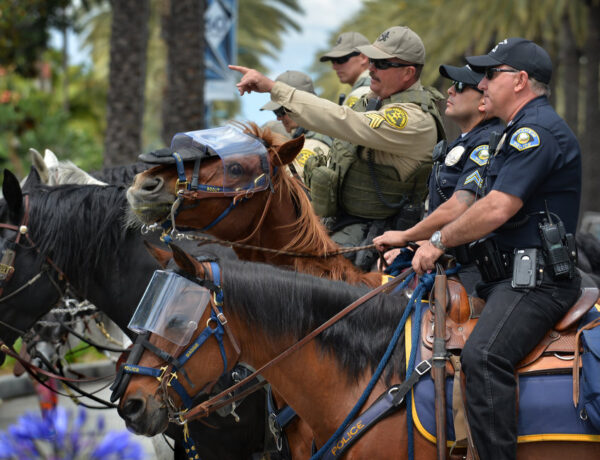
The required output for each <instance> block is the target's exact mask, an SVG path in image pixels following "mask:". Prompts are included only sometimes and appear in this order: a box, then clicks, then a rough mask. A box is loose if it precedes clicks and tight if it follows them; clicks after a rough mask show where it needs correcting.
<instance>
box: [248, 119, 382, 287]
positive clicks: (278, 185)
mask: <svg viewBox="0 0 600 460" xmlns="http://www.w3.org/2000/svg"><path fill="white" fill-rule="evenodd" d="M236 124H237V125H238V126H241V127H242V128H243V129H244V131H246V132H249V133H250V134H252V135H254V136H257V137H260V138H261V139H262V140H264V141H265V142H266V143H267V145H269V150H270V151H271V152H272V153H273V154H274V155H275V156H277V150H278V147H280V146H281V145H282V144H283V143H285V142H286V141H287V139H286V138H285V137H283V136H281V135H279V134H277V133H274V132H272V131H271V130H270V129H269V128H264V129H261V128H259V127H258V125H256V124H255V123H248V124H240V123H236ZM274 190H275V192H276V193H279V198H280V199H282V198H283V197H284V196H285V195H287V194H289V196H290V197H291V199H292V202H293V203H294V206H295V208H296V212H297V219H296V221H295V222H293V223H292V224H290V225H289V227H290V228H291V230H292V233H293V234H294V235H295V237H294V238H293V239H292V241H290V242H289V244H287V245H286V246H285V247H284V248H282V250H284V251H291V252H300V253H307V254H328V253H332V252H335V251H337V250H339V249H340V248H339V246H338V245H337V244H336V243H335V242H334V241H333V240H332V239H331V238H330V237H329V235H328V234H327V230H326V229H325V227H324V226H323V224H322V223H321V221H320V219H319V218H318V216H317V215H316V214H315V213H314V211H313V208H312V203H311V202H310V200H309V199H308V195H307V193H306V190H305V189H304V186H303V184H301V183H300V182H299V181H298V180H297V179H295V178H293V177H291V176H290V175H288V174H286V173H285V171H282V170H281V169H280V171H278V173H277V175H276V176H275V181H274ZM294 269H295V270H298V271H302V272H304V273H311V274H314V275H321V276H323V275H325V276H327V277H328V278H330V279H334V280H342V281H347V282H349V283H350V284H359V283H364V284H367V285H369V286H376V285H378V284H379V283H381V276H380V275H379V274H377V273H364V272H362V271H361V270H360V269H359V268H358V267H356V266H355V265H354V264H352V262H350V261H349V260H348V259H346V258H345V257H344V256H342V255H338V256H334V257H332V260H330V261H329V262H326V261H325V260H324V259H321V258H303V257H296V258H295V259H294Z"/></svg>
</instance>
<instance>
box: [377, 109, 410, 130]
mask: <svg viewBox="0 0 600 460" xmlns="http://www.w3.org/2000/svg"><path fill="white" fill-rule="evenodd" d="M383 116H384V117H385V121H387V122H388V123H389V125H390V126H391V127H393V128H397V129H402V128H404V127H405V126H406V122H407V121H408V114H407V113H406V111H405V110H404V109H401V108H400V107H389V108H387V109H385V110H384V111H383Z"/></svg>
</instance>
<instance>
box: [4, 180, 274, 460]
mask: <svg viewBox="0 0 600 460" xmlns="http://www.w3.org/2000/svg"><path fill="white" fill-rule="evenodd" d="M38 180H39V178H37V175H36V174H30V177H29V179H28V183H27V184H26V186H25V188H24V191H25V193H24V191H23V190H22V189H21V187H20V185H19V183H18V180H17V179H16V177H15V176H14V175H13V174H12V173H11V172H10V171H8V170H5V172H4V182H3V185H2V189H3V193H4V199H3V200H0V224H1V226H0V248H2V249H4V247H5V245H7V244H10V242H13V243H14V242H15V238H16V236H17V235H16V234H17V232H16V231H15V230H13V229H14V228H19V226H21V225H26V226H27V236H23V235H22V237H21V239H20V241H19V243H18V244H17V246H16V247H15V248H14V250H15V259H14V262H13V264H12V265H13V266H14V271H13V272H12V278H10V280H9V281H8V282H7V283H4V284H0V288H1V289H2V292H1V294H0V309H1V311H2V317H1V321H0V337H2V339H3V340H4V341H5V342H6V343H8V344H12V343H13V342H14V340H15V339H16V338H17V336H18V335H19V334H20V331H24V330H27V329H28V328H29V327H31V325H32V324H33V323H34V322H35V321H36V320H37V319H38V318H39V317H40V316H41V315H43V314H45V313H47V312H48V311H49V310H50V309H51V308H52V307H53V306H54V305H55V304H56V302H57V301H58V299H59V298H60V297H61V296H62V295H63V290H64V286H65V279H64V278H65V277H66V278H67V279H68V281H69V283H70V285H71V286H72V287H73V289H74V290H75V291H76V292H77V294H79V295H80V296H81V297H82V298H87V299H88V300H90V301H91V302H93V303H94V305H96V307H97V308H98V309H99V310H100V311H103V312H104V313H106V314H107V315H108V316H109V317H110V318H111V319H112V320H113V321H114V322H115V323H116V324H117V325H118V326H119V327H120V328H121V329H122V330H123V331H127V324H128V323H129V319H130V317H131V315H132V313H133V311H134V309H135V305H136V304H137V302H138V301H139V299H140V298H141V296H142V294H143V292H144V289H145V286H146V284H147V283H148V280H149V279H150V277H151V276H152V273H153V272H154V270H156V269H158V268H160V265H159V264H158V263H157V261H156V260H155V259H154V258H153V257H151V256H150V254H149V253H148V252H147V250H146V248H145V246H144V244H143V241H144V240H143V238H142V237H141V235H140V232H139V230H138V229H133V228H127V227H126V226H125V223H124V221H125V215H126V209H127V201H126V198H125V190H124V188H123V187H115V186H95V185H63V186H56V187H47V186H41V185H39V184H38ZM25 195H26V196H27V198H25ZM26 203H27V204H26ZM7 225H9V226H12V228H7ZM189 250H190V251H194V252H198V248H197V247H196V246H195V245H193V244H191V245H190V247H189ZM213 253H218V254H220V255H221V256H223V257H227V251H223V248H220V247H217V248H213ZM1 359H2V360H4V354H2V357H1ZM238 410H239V414H240V418H241V421H240V423H236V422H235V420H234V418H233V417H232V416H231V415H229V416H227V417H223V418H221V417H219V416H217V417H215V418H214V419H211V420H210V422H209V423H210V424H211V426H207V425H204V424H201V423H192V424H190V434H191V436H192V438H193V439H195V440H196V441H197V444H196V446H197V448H198V450H199V454H200V455H201V457H202V458H203V459H214V460H219V459H246V458H249V457H250V456H251V455H252V454H253V453H254V452H257V451H262V446H263V442H264V433H265V429H266V427H265V415H264V414H265V397H264V395H262V394H257V395H256V396H253V397H252V398H249V399H246V400H245V401H244V403H243V404H242V405H241V406H239V409H238ZM215 427H216V428H215ZM168 434H169V436H171V437H172V438H173V439H175V440H176V441H178V442H177V444H176V445H178V446H179V445H181V444H180V441H181V438H182V430H181V428H180V427H177V426H174V425H170V426H169V431H168ZM176 455H177V457H176V458H186V456H185V453H183V452H176Z"/></svg>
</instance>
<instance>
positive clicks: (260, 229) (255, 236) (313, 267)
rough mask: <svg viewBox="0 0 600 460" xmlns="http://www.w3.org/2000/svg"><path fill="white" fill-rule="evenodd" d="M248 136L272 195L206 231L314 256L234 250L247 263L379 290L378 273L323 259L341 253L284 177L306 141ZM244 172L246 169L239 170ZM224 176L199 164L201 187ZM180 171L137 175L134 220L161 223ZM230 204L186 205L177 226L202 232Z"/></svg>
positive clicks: (212, 163)
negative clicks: (262, 160) (262, 155)
mask: <svg viewBox="0 0 600 460" xmlns="http://www.w3.org/2000/svg"><path fill="white" fill-rule="evenodd" d="M244 131H245V132H247V133H249V134H251V135H252V136H255V137H258V138H260V139H261V140H262V141H263V142H264V143H265V144H266V145H267V150H268V157H269V162H270V164H271V166H272V168H273V171H274V172H273V173H272V177H271V178H270V180H271V183H272V185H273V190H269V189H267V190H264V191H260V192H256V193H253V194H249V195H248V196H247V197H246V199H244V200H242V202H240V203H239V204H237V206H236V207H235V208H234V209H233V210H231V212H230V213H229V214H228V215H227V216H226V217H225V218H224V219H222V220H221V221H220V222H218V223H217V224H216V225H214V226H212V227H211V228H210V229H207V230H205V232H206V233H208V234H210V235H213V236H215V237H217V238H220V239H223V240H228V241H236V242H240V243H245V244H248V245H253V246H260V247H263V248H268V249H274V250H285V251H290V252H295V253H303V254H313V255H315V256H316V257H299V256H294V255H287V254H282V253H277V252H261V251H258V250H255V249H247V248H238V247H234V250H235V252H236V253H237V255H238V257H239V258H240V259H243V260H252V261H259V262H266V263H270V264H274V265H283V266H288V267H291V268H293V269H294V270H297V271H300V272H304V273H310V274H313V275H317V276H324V277H326V278H330V279H336V280H344V281H347V282H349V283H350V284H366V285H368V286H372V287H374V286H377V285H379V284H380V283H381V275H380V274H378V273H364V272H362V271H361V270H360V269H359V268H357V267H356V266H355V265H353V264H352V263H351V262H350V261H349V260H348V259H346V258H345V257H344V256H343V255H336V256H332V257H326V258H324V257H319V256H323V255H326V254H330V253H333V252H335V251H337V250H338V249H340V248H339V247H338V246H337V245H336V244H335V243H334V242H333V240H331V238H329V236H328V235H327V231H326V230H325V227H324V226H323V225H322V224H321V222H320V220H319V218H318V217H317V215H316V214H315V213H314V211H313V208H312V205H311V203H310V200H309V198H308V196H307V194H306V191H305V189H304V188H303V185H302V184H301V183H300V182H299V181H298V180H296V179H295V178H293V177H291V176H290V175H289V174H288V173H287V172H286V169H287V168H286V166H285V165H288V164H290V163H291V162H292V161H293V160H294V158H295V157H296V155H297V154H298V153H299V152H300V150H301V149H302V146H303V142H304V138H303V137H300V138H297V139H292V140H286V139H285V138H283V137H281V136H279V135H277V134H275V133H272V132H271V131H270V130H269V129H268V128H267V129H264V130H261V129H260V128H258V126H257V125H255V124H253V123H250V124H249V125H247V126H244ZM184 166H185V171H186V175H187V177H188V178H191V177H192V170H193V166H194V162H193V161H192V162H186V163H184ZM240 166H241V167H243V165H240ZM223 176H224V172H223V166H222V164H221V161H220V159H219V158H218V157H213V158H208V159H204V160H203V161H202V162H201V164H200V170H199V182H200V183H202V184H207V185H215V186H222V185H224V178H223ZM177 180H178V176H177V170H176V168H175V166H174V165H173V164H167V165H160V166H155V167H154V168H151V169H148V170H147V171H144V172H141V173H139V174H138V175H137V176H136V177H135V180H134V182H133V184H132V185H131V187H129V189H128V190H127V199H128V201H129V204H130V206H131V210H132V213H133V215H134V218H135V219H137V220H139V221H140V222H142V223H144V224H153V223H155V222H160V221H163V220H164V219H165V218H167V217H168V215H169V213H170V211H171V205H172V204H173V202H174V201H175V199H176V189H177V187H176V183H177ZM231 200H232V198H231V197H227V196H219V195H218V194H214V196H212V195H207V196H205V197H203V198H202V199H201V200H199V201H196V202H192V201H189V200H187V199H186V200H185V201H184V202H183V204H182V205H181V206H180V209H181V210H180V212H179V214H178V215H177V222H176V223H177V226H180V227H186V228H192V229H204V228H205V227H207V226H209V225H210V224H211V222H213V221H214V220H215V219H216V218H217V216H219V215H220V214H221V213H222V212H223V211H224V210H225V209H227V207H228V206H229V205H230V203H231Z"/></svg>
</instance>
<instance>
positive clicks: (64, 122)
mask: <svg viewBox="0 0 600 460" xmlns="http://www.w3.org/2000/svg"><path fill="white" fill-rule="evenodd" d="M45 58H46V61H44V62H45V63H47V64H48V65H49V67H50V68H51V69H57V68H58V67H59V65H58V63H57V58H58V55H57V53H52V52H49V53H46V55H45ZM2 71H3V73H4V75H3V78H2V79H1V80H0V125H1V126H2V127H3V129H2V131H0V152H3V153H6V154H5V155H4V154H3V155H1V156H0V167H8V168H10V169H11V170H13V171H14V172H15V173H16V174H17V175H19V176H24V175H25V174H27V171H28V167H27V166H28V164H29V162H30V160H29V153H28V152H29V148H30V147H33V148H36V149H37V150H39V151H42V152H43V150H44V149H46V148H49V149H51V150H52V151H54V152H55V153H56V154H57V155H58V156H59V157H60V158H61V159H71V160H72V161H74V162H76V163H77V164H78V165H79V166H81V167H83V168H85V169H98V168H99V167H100V166H101V164H102V148H103V144H102V132H103V127H104V118H105V116H104V110H105V109H104V105H105V102H104V101H105V99H106V89H105V88H104V87H103V86H102V85H100V84H98V82H97V81H95V80H94V78H93V77H92V76H91V75H90V74H89V72H88V71H86V70H85V69H84V68H82V67H72V68H70V69H69V82H70V86H69V90H68V91H69V94H68V95H64V94H63V91H62V78H63V76H62V75H60V74H59V73H58V72H52V74H51V76H50V78H42V77H40V78H35V79H33V78H25V77H23V76H21V75H19V74H17V73H16V72H9V71H6V70H5V69H3V70H2ZM65 97H68V101H69V110H68V111H67V110H65V108H64V107H63V105H64V101H65Z"/></svg>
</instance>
